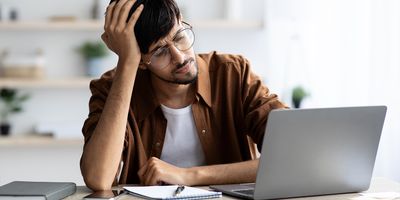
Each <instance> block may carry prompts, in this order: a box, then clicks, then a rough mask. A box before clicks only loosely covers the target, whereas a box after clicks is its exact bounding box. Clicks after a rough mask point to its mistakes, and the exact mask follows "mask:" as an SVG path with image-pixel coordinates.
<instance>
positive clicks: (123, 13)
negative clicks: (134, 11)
mask: <svg viewBox="0 0 400 200" xmlns="http://www.w3.org/2000/svg"><path fill="white" fill-rule="evenodd" d="M134 3H135V1H134V0H128V1H127V2H126V3H125V4H124V5H123V6H122V8H121V10H120V13H119V16H118V24H117V27H121V28H125V26H126V21H127V18H128V14H129V11H130V10H131V8H132V6H133V4H134Z"/></svg>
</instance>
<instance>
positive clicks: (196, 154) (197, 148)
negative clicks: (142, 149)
mask: <svg viewBox="0 0 400 200" xmlns="http://www.w3.org/2000/svg"><path fill="white" fill-rule="evenodd" d="M161 109H162V111H163V113H164V116H165V118H166V119H167V130H166V133H165V139H164V145H163V149H162V152H161V160H163V161H165V162H167V163H170V164H173V165H175V166H178V167H193V166H201V165H204V164H205V158H204V152H203V148H202V147H201V144H200V141H199V136H198V135H197V131H196V126H195V124H194V119H193V112H192V105H190V106H187V107H185V108H180V109H172V108H168V107H166V106H164V105H161Z"/></svg>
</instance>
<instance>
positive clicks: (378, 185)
mask: <svg viewBox="0 0 400 200" xmlns="http://www.w3.org/2000/svg"><path fill="white" fill-rule="evenodd" d="M203 188H208V187H203ZM367 192H400V183H397V182H394V181H391V180H388V179H385V178H374V179H373V180H372V183H371V187H370V189H369V190H368V191H367ZM90 193H91V191H90V190H89V189H88V188H87V187H84V186H79V187H78V190H77V192H76V193H75V194H74V195H72V196H69V197H68V198H66V200H78V199H79V200H80V199H82V198H83V197H84V196H86V195H88V194H90ZM358 196H360V195H359V194H358V193H351V194H341V195H327V196H318V197H306V198H295V199H296V200H305V199H312V200H339V199H340V200H343V199H348V200H351V199H352V198H355V197H358ZM124 199H140V198H138V197H134V196H131V195H123V196H121V198H118V200H124ZM219 199H221V200H223V199H236V198H233V197H229V196H223V197H222V198H219Z"/></svg>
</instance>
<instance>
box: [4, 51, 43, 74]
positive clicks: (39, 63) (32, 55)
mask: <svg viewBox="0 0 400 200" xmlns="http://www.w3.org/2000/svg"><path fill="white" fill-rule="evenodd" d="M0 61H1V71H2V73H1V74H2V76H3V77H7V78H35V79H39V78H43V77H44V74H45V73H44V63H45V58H44V53H43V50H42V49H36V50H35V51H33V52H32V51H30V52H11V51H9V50H4V51H3V52H2V53H1V56H0Z"/></svg>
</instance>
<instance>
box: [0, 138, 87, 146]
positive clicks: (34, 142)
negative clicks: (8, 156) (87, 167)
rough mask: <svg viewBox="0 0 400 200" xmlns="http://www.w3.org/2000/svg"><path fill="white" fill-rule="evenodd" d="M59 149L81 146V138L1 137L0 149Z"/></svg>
mask: <svg viewBox="0 0 400 200" xmlns="http://www.w3.org/2000/svg"><path fill="white" fill-rule="evenodd" d="M20 146H23V147H36V146H37V147H48V146H54V147H61V146H83V138H73V139H56V138H53V137H50V136H39V135H29V136H9V137H6V136H1V137H0V147H20Z"/></svg>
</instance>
